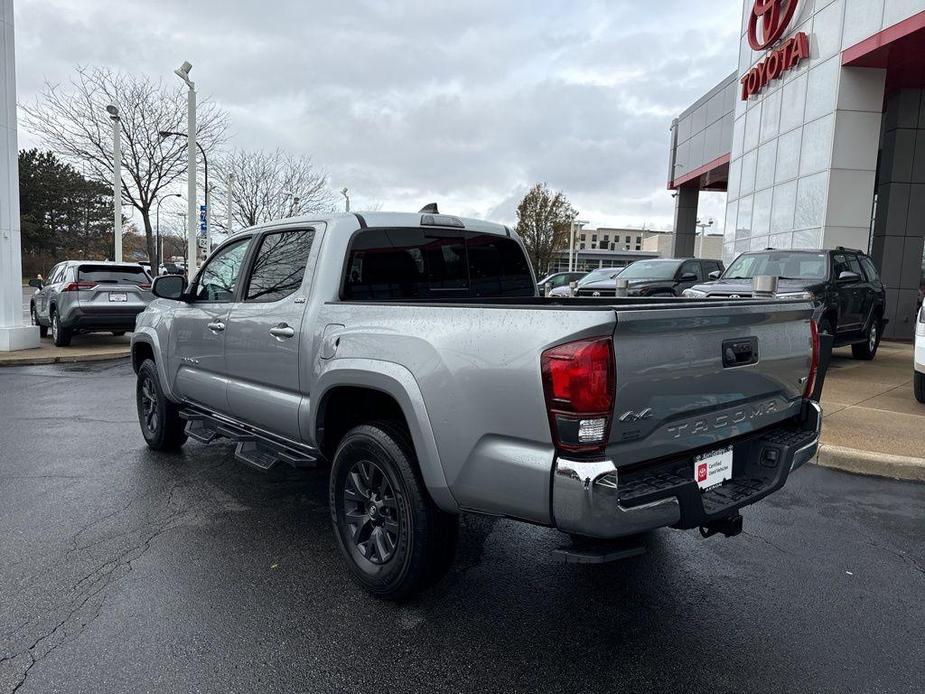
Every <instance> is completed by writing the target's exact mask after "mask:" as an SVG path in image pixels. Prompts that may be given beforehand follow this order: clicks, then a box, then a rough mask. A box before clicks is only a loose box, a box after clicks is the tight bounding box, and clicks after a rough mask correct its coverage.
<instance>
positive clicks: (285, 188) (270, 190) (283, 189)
mask: <svg viewBox="0 0 925 694" xmlns="http://www.w3.org/2000/svg"><path fill="white" fill-rule="evenodd" d="M216 169H217V171H218V175H216V176H215V179H216V184H215V191H214V192H213V195H212V200H213V201H222V202H224V200H225V199H226V197H227V188H226V186H227V185H228V175H229V174H232V175H233V176H234V183H233V184H232V186H231V208H232V218H233V220H234V223H235V224H236V225H237V226H239V227H250V226H253V225H255V224H260V223H261V222H269V221H271V220H274V219H282V218H285V217H294V216H296V215H304V214H315V213H319V212H331V211H333V210H334V209H335V206H336V204H337V198H336V196H335V195H334V192H333V191H332V190H331V189H330V187H329V186H328V176H327V174H326V173H325V172H324V171H320V170H318V169H316V168H315V166H314V164H313V163H312V160H311V157H308V156H304V155H295V154H289V153H288V152H284V151H283V150H281V149H275V150H273V151H270V152H265V151H247V150H241V149H238V150H234V151H232V152H231V153H230V154H228V155H226V156H225V157H224V158H223V159H222V160H221V161H220V162H219V163H218V164H217V165H216ZM212 219H213V220H214V223H215V224H216V225H217V226H225V219H227V211H226V212H225V214H223V215H221V216H218V215H215V214H213V215H212Z"/></svg>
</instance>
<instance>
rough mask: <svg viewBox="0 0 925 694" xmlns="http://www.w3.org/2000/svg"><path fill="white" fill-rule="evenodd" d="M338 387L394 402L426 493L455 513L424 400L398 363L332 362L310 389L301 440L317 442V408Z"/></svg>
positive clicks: (438, 503) (350, 360) (358, 360)
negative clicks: (380, 394)
mask: <svg viewBox="0 0 925 694" xmlns="http://www.w3.org/2000/svg"><path fill="white" fill-rule="evenodd" d="M338 386H355V387H358V388H371V389H373V390H378V391H381V392H383V393H386V394H387V395H390V396H391V397H392V398H394V399H395V401H396V402H397V403H398V405H399V407H400V408H401V411H402V414H404V416H405V420H406V421H407V423H408V429H409V431H410V432H411V440H412V442H413V443H414V450H415V452H416V454H417V459H418V466H419V467H420V470H421V476H422V477H423V478H424V484H426V485H427V490H428V491H429V492H430V495H431V497H432V498H433V500H434V501H435V502H436V503H437V505H438V506H439V507H440V508H442V509H443V510H444V511H447V512H449V513H458V512H459V505H458V504H457V502H456V499H455V498H453V495H452V493H451V492H450V490H449V486H448V485H447V482H446V476H445V475H444V473H443V464H442V463H441V461H440V453H439V451H438V450H437V441H436V439H435V438H434V432H433V429H432V428H431V425H430V418H429V417H428V415H427V408H426V406H425V404H424V397H423V395H422V394H421V390H420V388H419V387H418V384H417V381H415V380H414V376H413V375H412V374H411V372H410V371H409V370H408V369H406V368H405V367H404V366H401V365H400V364H395V363H394V362H386V361H379V360H375V359H334V360H332V361H331V362H330V363H329V365H327V368H326V369H325V370H324V372H322V374H321V375H320V376H319V377H318V380H317V381H316V383H315V386H314V387H313V388H312V392H313V397H312V399H311V404H310V407H309V412H308V418H307V419H308V421H307V422H306V421H305V420H304V419H303V421H302V431H303V435H305V436H304V438H305V439H306V440H307V441H309V442H310V443H312V444H313V445H315V444H317V443H318V432H317V430H316V429H317V421H318V408H319V406H320V404H321V403H322V402H323V401H324V397H325V395H326V394H327V393H328V391H330V390H331V389H333V388H336V387H338Z"/></svg>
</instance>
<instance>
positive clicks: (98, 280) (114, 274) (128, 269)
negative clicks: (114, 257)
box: [77, 265, 151, 286]
mask: <svg viewBox="0 0 925 694" xmlns="http://www.w3.org/2000/svg"><path fill="white" fill-rule="evenodd" d="M77 281H78V282H88V283H92V284H95V285H96V284H132V285H135V286H142V285H148V284H151V278H150V277H149V276H148V273H147V272H145V269H144V268H143V267H141V265H137V266H132V265H125V266H112V265H81V266H79V267H78V268H77Z"/></svg>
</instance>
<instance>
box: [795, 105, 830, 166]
mask: <svg viewBox="0 0 925 694" xmlns="http://www.w3.org/2000/svg"><path fill="white" fill-rule="evenodd" d="M834 122H835V117H834V115H828V116H825V117H824V118H820V119H819V120H815V121H813V122H812V123H807V124H806V125H805V126H803V152H802V154H801V155H800V175H801V176H807V175H809V174H812V173H816V172H817V171H823V170H825V169H826V168H828V166H829V164H830V163H831V160H832V125H833V123H834Z"/></svg>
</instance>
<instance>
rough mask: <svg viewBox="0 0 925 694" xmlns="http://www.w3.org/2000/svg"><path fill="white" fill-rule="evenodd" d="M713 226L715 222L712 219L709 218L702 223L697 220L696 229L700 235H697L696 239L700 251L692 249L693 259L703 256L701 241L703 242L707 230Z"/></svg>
mask: <svg viewBox="0 0 925 694" xmlns="http://www.w3.org/2000/svg"><path fill="white" fill-rule="evenodd" d="M714 224H716V220H714V219H713V218H712V217H710V219H708V220H707V221H706V222H702V221H700V220H699V219H698V220H697V224H696V227H697V228H698V229H700V233H699V234H698V235H697V238H698V239H699V240H700V251H697V249H696V248H695V249H694V257H695V258H700V257H702V256H703V240H704V237H705V236H706V235H707V229H709V228H710V227H711V226H713V225H714ZM695 245H696V244H695Z"/></svg>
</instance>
